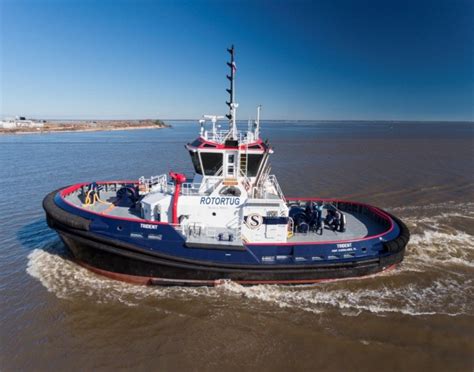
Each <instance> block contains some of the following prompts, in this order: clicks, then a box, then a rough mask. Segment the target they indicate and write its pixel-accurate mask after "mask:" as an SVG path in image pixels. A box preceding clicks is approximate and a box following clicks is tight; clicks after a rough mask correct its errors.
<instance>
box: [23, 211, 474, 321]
mask: <svg viewBox="0 0 474 372" xmlns="http://www.w3.org/2000/svg"><path fill="white" fill-rule="evenodd" d="M448 206H449V208H448ZM463 208H464V209H463ZM473 210H474V204H473V205H472V206H470V207H469V205H468V206H466V204H463V205H455V204H450V203H448V204H440V205H436V206H429V207H420V208H418V209H416V207H411V209H409V210H408V209H405V210H404V212H405V213H404V214H407V215H406V216H401V217H402V219H403V220H404V221H405V222H406V223H407V225H408V226H409V229H410V231H411V232H412V235H411V239H410V243H409V245H408V246H407V256H406V258H405V260H404V262H403V263H402V264H401V265H400V267H399V268H398V269H396V270H392V271H390V272H386V273H382V274H378V275H376V276H372V277H367V278H361V279H358V280H340V281H336V282H329V283H320V284H317V285H310V286H298V287H294V286H270V285H260V286H253V287H243V286H241V285H239V284H236V283H234V282H230V281H224V282H223V284H222V285H220V286H218V287H216V288H207V287H201V288H187V287H145V286H137V285H132V284H128V283H123V282H118V281H114V280H111V279H107V278H104V277H101V276H98V275H96V274H94V273H92V272H90V271H88V270H86V269H84V268H82V267H80V266H78V265H77V264H75V263H74V262H72V261H71V260H70V258H69V256H68V254H67V251H66V250H65V248H64V246H63V245H62V243H60V242H59V241H57V240H56V241H55V242H53V243H51V242H50V243H48V244H49V245H47V246H46V247H44V248H37V249H34V250H33V251H32V252H31V253H30V254H29V255H28V265H27V272H28V274H29V275H31V276H32V277H34V278H36V279H38V280H39V281H40V282H41V284H42V285H43V286H44V287H45V288H47V290H48V291H50V292H52V293H54V294H55V295H56V296H57V297H59V298H63V299H77V298H81V299H83V298H85V297H86V298H89V299H90V300H91V301H94V302H99V303H111V302H112V303H121V304H124V305H127V306H153V307H156V308H157V309H158V308H159V309H161V310H163V307H162V306H161V304H162V303H163V300H165V299H177V300H179V301H184V302H185V301H196V300H197V301H199V302H202V301H203V300H206V301H209V302H210V306H213V305H216V304H219V306H222V303H224V306H229V305H228V304H229V303H231V304H232V306H241V307H254V306H259V311H260V310H262V309H261V305H263V310H262V311H273V310H274V309H275V307H277V308H279V309H281V311H288V309H291V311H294V310H295V309H296V310H300V311H306V312H311V313H315V314H324V313H328V312H333V311H334V310H336V311H338V312H339V313H340V314H341V315H343V316H358V315H360V314H361V313H372V314H376V315H378V316H385V315H387V314H390V313H399V314H405V315H409V316H433V315H445V316H458V315H470V316H474V308H473V307H474V302H473V301H470V299H472V298H474V282H473V278H474V275H473V274H474V272H473V267H474V263H473V261H474V239H473V236H472V235H471V234H470V233H469V231H463V230H460V229H458V228H457V224H456V223H454V222H455V221H458V222H459V220H460V219H462V220H463V221H464V222H466V221H467V224H465V225H466V226H470V223H472V222H470V221H471V219H472V218H474V213H473ZM235 303H236V304H237V305H234V304H235ZM268 306H270V308H269V307H268ZM272 309H273V310H272ZM164 311H166V310H164Z"/></svg>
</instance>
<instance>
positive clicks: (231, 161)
mask: <svg viewBox="0 0 474 372" xmlns="http://www.w3.org/2000/svg"><path fill="white" fill-rule="evenodd" d="M237 155H238V153H237V151H235V152H226V154H225V164H224V165H225V167H224V172H225V174H224V176H225V177H226V178H237V169H238V168H237Z"/></svg>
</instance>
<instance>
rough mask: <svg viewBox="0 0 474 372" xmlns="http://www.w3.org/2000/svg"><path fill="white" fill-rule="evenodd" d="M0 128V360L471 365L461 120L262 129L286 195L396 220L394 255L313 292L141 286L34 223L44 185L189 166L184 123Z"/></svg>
mask: <svg viewBox="0 0 474 372" xmlns="http://www.w3.org/2000/svg"><path fill="white" fill-rule="evenodd" d="M174 124H175V125H174V128H173V129H161V130H137V131H127V132H95V133H61V134H48V135H22V136H9V137H0V164H1V167H0V190H1V194H2V197H1V198H0V209H1V211H2V212H1V214H0V219H1V222H0V275H1V277H0V278H1V280H0V322H1V323H0V325H1V328H0V329H1V334H0V336H1V340H0V341H1V342H0V369H1V370H2V371H16V370H19V369H22V370H26V369H36V370H52V369H60V370H65V369H68V370H90V369H92V368H97V369H116V368H122V369H125V368H130V369H131V368H134V369H138V370H150V369H153V370H182V369H193V370H195V369H197V370H222V369H224V368H225V369H231V370H236V369H241V368H246V369H251V370H261V369H263V370H288V369H294V368H297V369H299V370H318V369H323V370H328V369H329V370H354V369H355V370H364V371H378V370H380V369H381V368H382V369H384V370H397V371H398V370H425V369H428V368H429V369H430V370H439V371H446V370H466V371H472V369H473V368H474V361H473V360H474V358H473V356H474V326H473V324H474V322H473V321H474V275H473V274H474V239H473V235H474V172H473V170H474V164H473V162H474V153H473V151H474V150H473V149H474V125H473V124H469V123H467V124H463V123H363V122H358V123H308V122H299V123H292V124H291V125H288V124H286V123H275V122H274V123H266V124H264V126H263V135H264V138H269V139H271V143H272V144H273V146H274V148H275V154H274V155H273V157H272V163H273V172H274V173H275V174H277V176H278V178H279V181H280V184H281V186H282V188H283V190H284V192H285V193H286V195H287V196H321V197H338V198H347V199H354V200H359V201H363V202H368V203H372V204H375V205H378V206H381V207H383V208H385V209H387V210H389V211H391V212H392V213H395V214H396V215H398V216H400V217H401V218H402V219H403V220H404V221H405V222H406V223H407V225H408V226H409V228H410V230H411V232H412V239H411V242H410V244H409V245H408V247H407V256H406V259H405V261H404V262H403V264H402V265H401V266H400V267H399V268H397V269H396V270H394V271H390V272H387V273H384V274H381V275H378V276H374V277H370V278H364V279H358V280H342V281H336V282H332V283H325V284H318V285H313V286H299V287H289V286H256V287H245V288H244V287H242V286H239V285H237V284H233V283H225V284H223V285H222V286H219V287H217V288H160V287H154V288H148V287H140V286H134V285H129V284H124V283H121V282H115V281H112V280H108V279H105V278H102V277H99V276H97V275H95V274H93V273H90V272H88V271H87V270H85V269H83V268H81V267H79V266H77V265H76V264H74V263H73V262H72V261H71V260H70V257H69V254H68V252H67V250H66V249H65V248H64V246H63V245H62V243H61V242H60V241H59V239H58V238H57V236H56V235H55V233H54V232H52V231H50V230H49V229H48V228H47V226H46V223H45V219H44V215H43V211H42V209H41V200H42V198H43V196H44V195H45V194H46V193H48V192H49V191H51V190H53V189H56V188H59V187H61V186H64V185H67V184H71V183H74V182H80V181H84V180H99V179H130V178H137V177H139V176H142V175H147V176H149V175H154V174H159V173H162V172H166V171H168V170H169V169H170V168H171V169H173V170H182V171H189V170H190V166H191V163H190V160H189V159H188V154H187V152H186V151H185V149H184V148H183V145H184V144H185V143H186V142H187V141H191V140H192V139H193V138H194V137H195V135H196V133H197V130H198V126H197V125H196V124H190V123H179V122H177V123H174Z"/></svg>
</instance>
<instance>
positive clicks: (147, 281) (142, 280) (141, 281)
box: [75, 260, 397, 287]
mask: <svg viewBox="0 0 474 372" xmlns="http://www.w3.org/2000/svg"><path fill="white" fill-rule="evenodd" d="M75 262H77V264H78V265H80V266H82V267H84V268H86V269H88V270H90V271H92V272H93V273H96V274H98V275H101V276H104V277H107V278H110V279H114V280H118V281H121V282H126V283H130V284H138V285H162V286H170V285H174V286H180V285H181V286H184V285H185V286H208V287H209V286H211V287H215V286H218V285H222V284H223V283H225V281H226V280H225V279H217V280H195V279H166V278H153V277H148V276H138V275H128V274H120V273H115V272H112V271H107V270H102V269H98V268H97V267H94V266H91V265H89V264H86V263H84V262H82V261H79V260H75ZM396 267H397V264H393V265H390V266H387V267H386V268H385V269H383V270H381V271H379V272H378V273H376V274H370V275H363V276H355V277H348V278H336V279H308V280H305V279H298V280H232V281H233V282H235V283H238V284H242V285H259V284H283V285H285V284H296V285H298V284H317V283H328V282H336V281H340V280H349V279H350V280H353V279H362V278H369V277H371V276H375V275H378V274H380V273H382V272H386V271H391V270H393V269H395V268H396Z"/></svg>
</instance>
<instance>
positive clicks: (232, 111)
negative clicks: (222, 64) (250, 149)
mask: <svg viewBox="0 0 474 372" xmlns="http://www.w3.org/2000/svg"><path fill="white" fill-rule="evenodd" d="M227 51H228V52H229V53H230V62H227V66H229V68H230V75H227V79H229V82H230V89H226V91H227V93H229V101H228V102H227V101H226V105H227V106H229V113H228V114H227V115H226V117H227V119H229V131H230V132H231V134H232V139H234V140H236V139H237V124H236V111H237V107H238V106H239V105H238V104H237V103H236V102H235V71H236V67H235V61H234V45H232V46H231V47H230V49H227Z"/></svg>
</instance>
